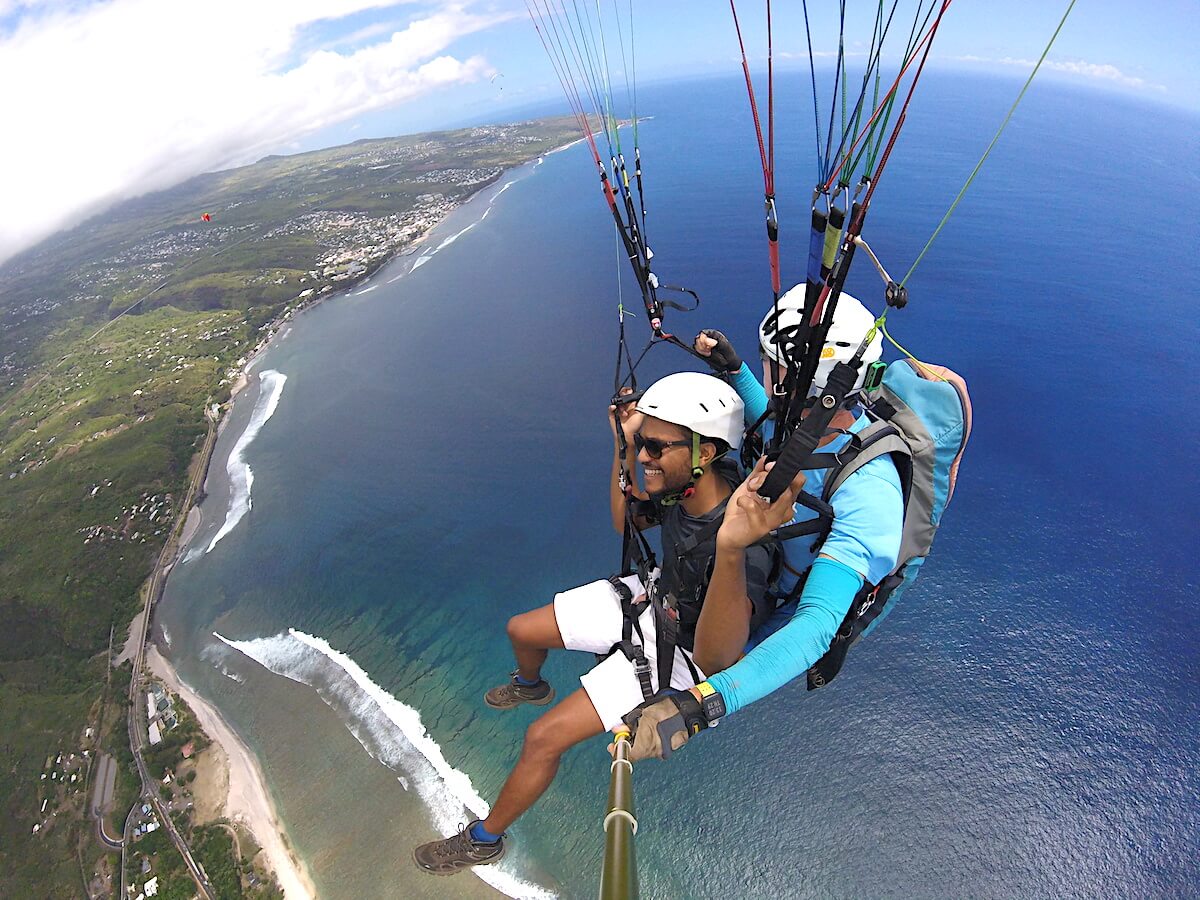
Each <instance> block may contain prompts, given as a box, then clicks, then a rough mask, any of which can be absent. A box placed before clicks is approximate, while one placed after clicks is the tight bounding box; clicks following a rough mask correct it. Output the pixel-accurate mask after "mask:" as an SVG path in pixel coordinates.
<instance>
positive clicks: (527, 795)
mask: <svg viewBox="0 0 1200 900" xmlns="http://www.w3.org/2000/svg"><path fill="white" fill-rule="evenodd" d="M545 608H546V609H549V607H545ZM534 612H541V610H534ZM602 731H604V724H603V723H602V722H601V721H600V716H599V715H598V714H597V713H596V708H595V707H594V706H592V701H591V700H590V699H589V698H588V695H587V692H586V691H584V690H583V689H582V688H580V689H579V690H577V691H575V692H574V693H573V694H571V695H570V696H569V697H567V698H566V699H565V700H563V701H562V702H561V703H559V704H558V706H556V707H554V708H553V709H552V710H550V711H549V712H548V713H546V714H545V715H544V716H542V717H541V718H540V719H538V720H537V721H536V722H534V723H533V724H532V725H530V726H529V728H528V730H526V732H525V743H524V746H522V748H521V758H520V759H519V760H517V765H516V766H515V767H514V768H513V770H512V773H511V774H510V775H509V776H508V780H507V781H505V782H504V787H503V788H501V789H500V796H499V797H498V798H497V799H496V805H495V806H493V807H492V812H491V815H489V816H488V817H487V818H486V819H484V820H483V827H484V828H485V829H487V830H488V831H490V832H491V833H492V834H500V833H502V832H503V831H505V830H506V829H507V828H508V827H509V826H510V825H512V823H513V822H515V821H516V820H517V818H518V817H519V816H520V815H521V814H522V813H524V812H525V810H527V809H529V807H531V806H533V804H534V803H536V802H537V799H538V798H539V797H541V796H542V794H544V793H545V792H546V788H548V787H549V786H550V782H552V781H553V780H554V776H555V774H556V773H557V772H558V764H559V762H560V761H561V760H562V755H563V753H565V752H566V751H567V750H569V749H570V748H571V747H574V746H575V745H576V744H578V743H579V742H580V741H584V740H586V739H587V738H590V737H593V736H595V735H597V734H600V733H601V732H602Z"/></svg>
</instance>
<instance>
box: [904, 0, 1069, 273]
mask: <svg viewBox="0 0 1200 900" xmlns="http://www.w3.org/2000/svg"><path fill="white" fill-rule="evenodd" d="M1074 8H1075V0H1071V2H1070V3H1069V4H1068V5H1067V11H1066V12H1065V13H1063V16H1062V19H1061V20H1060V21H1059V23H1058V27H1057V28H1055V29H1054V34H1053V35H1051V36H1050V43H1048V44H1046V49H1045V50H1043V51H1042V55H1041V56H1040V57H1038V61H1037V65H1035V66H1034V67H1033V71H1032V72H1030V73H1029V77H1028V78H1027V79H1025V84H1024V86H1023V87H1022V88H1021V93H1019V94H1017V99H1016V100H1014V101H1013V105H1012V107H1010V108H1009V110H1008V115H1006V116H1005V117H1004V121H1003V122H1001V123H1000V127H999V129H997V131H996V134H995V136H994V137H993V138H992V142H991V143H990V144H988V146H987V149H986V150H984V151H983V156H981V157H979V162H977V163H976V164H975V168H974V169H973V170H972V171H971V175H970V177H968V178H967V181H966V184H964V185H963V186H962V189H961V190H960V191H959V192H958V196H957V197H955V198H954V202H953V203H951V204H950V208H949V209H948V210H946V214H945V215H944V216H942V221H940V222H938V226H937V228H935V229H934V230H933V234H931V235H930V236H929V240H927V241H926V242H925V246H924V247H923V248H922V249H921V252H920V254H918V256H917V258H916V261H914V262H913V264H912V265H911V266H910V267H909V269H908V271H907V272H905V273H904V277H903V278H902V279H900V286H901V287H903V286H904V285H906V284H907V283H908V279H909V278H911V277H912V273H913V272H914V271H916V268H917V266H918V265H920V263H921V260H923V259H924V258H925V254H926V253H928V252H929V248H930V247H932V246H933V242H934V241H935V240H937V236H938V235H939V234H940V233H941V231H942V228H943V227H945V225H946V222H948V221H949V220H950V216H951V215H952V214H953V213H954V210H955V208H956V207H957V206H958V204H959V201H960V200H962V198H963V195H964V194H966V192H967V188H969V187H970V186H971V182H973V181H974V180H975V176H976V175H978V174H979V170H980V169H982V168H983V164H984V163H985V162H987V158H988V155H989V154H990V153H991V152H992V148H993V147H995V146H996V142H997V141H999V140H1000V135H1001V134H1002V133H1003V131H1004V129H1005V128H1006V127H1007V126H1008V122H1009V119H1011V118H1012V117H1013V113H1015V112H1016V111H1017V106H1018V105H1019V104H1020V102H1021V98H1022V97H1024V96H1025V92H1026V91H1027V90H1029V85H1031V84H1032V83H1033V77H1034V76H1035V75H1037V73H1038V69H1040V68H1041V67H1042V63H1043V62H1044V61H1045V59H1046V55H1047V54H1048V53H1049V52H1050V48H1051V47H1053V46H1054V41H1055V40H1056V39H1057V38H1058V33H1059V32H1060V31H1062V28H1063V26H1064V25H1065V24H1067V16H1069V15H1070V14H1071V10H1072V9H1074Z"/></svg>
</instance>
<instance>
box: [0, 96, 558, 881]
mask: <svg viewBox="0 0 1200 900" xmlns="http://www.w3.org/2000/svg"><path fill="white" fill-rule="evenodd" d="M573 136H574V123H573V121H571V120H568V119H560V120H548V121H545V122H529V123H522V124H520V125H511V126H496V127H487V128H474V129H466V130H462V131H455V132H444V133H438V134H427V135H414V136H409V137H404V138H397V139H389V140H379V141H359V142H357V143H355V144H351V145H348V146H346V147H340V148H335V149H332V150H323V151H318V152H315V153H306V154H300V155H297V156H291V157H271V158H268V159H265V160H263V161H262V162H260V163H257V164H255V165H253V166H247V167H244V168H241V169H235V170H231V171H228V172H219V173H214V174H209V175H203V176H200V177H198V178H195V179H192V180H191V181H189V182H187V183H186V184H183V185H180V186H178V187H176V188H173V189H171V190H168V191H162V192H158V193H155V194H150V195H147V196H145V197H141V198H139V199H137V200H133V201H130V202H128V203H125V204H122V205H121V206H119V207H117V208H115V209H113V210H110V211H108V212H106V213H104V214H103V215H100V216H98V217H96V218H94V219H92V220H91V221H88V222H85V223H83V224H82V225H80V226H79V227H78V228H76V229H74V230H73V231H71V232H68V233H65V234H62V235H58V236H55V237H53V238H51V239H50V240H48V241H46V242H44V243H43V244H41V245H39V246H38V247H35V248H33V249H32V250H30V251H27V252H26V253H24V254H22V255H20V256H18V257H16V258H14V259H12V260H10V261H9V262H8V263H6V264H4V265H3V266H0V621H3V622H4V624H5V627H4V629H3V630H0V896H12V897H33V896H39V897H41V896H75V895H77V894H79V893H80V892H81V888H82V881H83V880H86V879H87V878H89V877H90V873H89V872H81V868H83V863H82V862H81V859H82V856H83V855H86V856H88V857H89V858H92V857H91V855H90V854H83V855H81V854H77V852H76V850H77V848H78V846H79V843H80V842H81V841H82V842H86V841H87V839H88V836H89V835H90V833H91V831H90V829H91V823H90V822H81V821H80V819H79V815H80V813H81V811H82V809H83V806H84V804H83V803H82V801H80V802H79V803H78V810H76V811H74V812H71V813H70V814H67V811H66V810H64V814H63V815H60V816H57V817H54V818H53V819H52V821H51V826H52V827H47V828H45V829H39V832H38V833H37V834H34V833H33V832H32V828H33V826H34V825H35V824H40V818H41V814H40V810H39V807H40V799H39V795H38V790H37V786H38V783H39V778H40V775H41V773H42V770H43V767H44V764H45V760H46V756H47V754H57V752H58V751H59V750H60V749H62V750H68V751H70V750H78V749H79V747H80V740H81V738H80V735H81V734H82V733H83V731H84V728H85V727H86V726H87V725H88V724H89V721H90V718H89V717H91V716H95V715H98V713H96V712H94V711H96V710H103V709H109V710H112V709H115V708H116V707H115V705H114V704H115V703H117V702H118V701H117V698H118V697H119V696H120V691H119V690H117V689H116V688H115V686H114V685H113V684H109V685H108V692H107V694H106V693H105V686H106V675H107V661H108V656H107V650H108V645H109V638H110V634H114V635H115V641H116V645H117V646H118V647H119V646H120V644H121V643H122V642H123V640H124V638H125V635H126V632H127V627H128V623H129V621H130V619H131V618H132V616H133V614H134V612H135V611H136V609H137V607H138V606H139V604H140V603H141V598H140V597H139V590H140V588H141V586H142V585H143V584H144V582H145V581H146V578H147V576H148V575H149V574H150V571H151V568H152V566H153V565H154V563H155V560H156V559H157V557H158V555H159V553H160V552H161V551H162V549H163V547H164V546H165V544H166V543H167V541H168V539H169V537H170V535H171V531H172V528H173V527H174V526H175V525H176V524H177V523H178V521H179V516H180V515H181V514H182V513H183V510H182V509H181V508H180V507H181V505H182V503H183V500H184V495H185V492H186V489H187V484H188V467H189V464H190V463H191V461H192V460H193V457H194V455H195V453H196V450H197V449H198V447H199V446H200V445H201V441H202V439H203V436H204V434H205V430H206V422H205V410H206V408H208V407H210V406H211V405H212V404H222V403H224V402H225V401H227V400H228V399H229V396H230V391H231V388H232V383H233V381H234V380H235V379H236V377H237V372H238V370H239V369H240V367H241V365H242V361H243V358H244V357H245V356H246V355H247V354H248V353H250V352H251V351H252V350H253V349H255V348H256V347H257V346H258V345H260V344H261V343H262V342H263V341H265V340H266V339H267V338H269V337H270V336H271V335H272V334H273V333H274V329H275V328H276V327H277V325H278V323H279V322H280V321H281V320H282V319H283V318H284V317H286V316H288V315H291V314H292V313H293V312H294V311H295V310H297V309H299V308H301V307H303V306H305V305H307V304H309V303H311V302H313V301H314V300H316V299H318V298H320V297H321V296H322V295H325V294H328V293H332V292H334V291H335V290H337V289H340V288H344V287H348V286H350V284H352V283H353V282H354V281H355V280H357V279H361V278H362V277H366V276H367V275H369V274H370V272H371V271H373V270H374V268H376V267H378V266H379V265H382V264H383V262H385V261H386V260H387V259H389V258H391V257H392V256H394V255H395V254H396V253H398V252H401V251H403V250H404V249H405V248H407V247H409V246H410V245H411V244H412V242H413V241H415V240H417V239H418V238H420V237H421V236H422V235H423V234H424V233H425V231H426V230H427V229H428V228H429V227H430V226H431V225H432V224H433V223H435V222H436V221H437V220H438V219H439V218H440V217H441V216H442V215H444V214H445V212H447V211H448V210H449V209H450V208H452V207H453V205H454V204H455V203H457V202H459V201H460V200H461V199H463V198H464V197H466V196H468V195H469V194H471V193H473V192H474V191H476V190H478V189H479V188H480V187H483V186H484V185H486V184H488V183H490V182H491V181H493V180H495V179H496V178H497V177H499V175H500V173H501V171H502V170H503V169H504V168H507V167H509V166H512V165H515V164H518V163H520V162H524V161H526V160H528V159H531V158H533V157H536V156H538V155H540V154H541V153H544V152H546V151H547V150H549V149H551V148H553V147H555V146H560V145H562V144H564V143H566V142H567V141H569V140H571V139H572V138H573ZM202 213H208V214H210V216H211V221H210V222H204V221H202V220H201V214H202ZM114 675H116V673H114ZM128 678H129V673H128V672H127V671H126V672H124V673H121V674H120V675H119V676H117V677H114V679H113V682H117V681H120V682H121V683H122V684H123V685H126V686H127V684H128ZM122 711H123V707H122ZM103 718H104V719H105V720H108V718H109V714H108V713H105V714H104V715H103ZM93 724H96V725H98V726H99V725H101V724H104V725H105V727H104V728H102V729H100V730H101V731H102V732H103V737H104V744H105V747H106V748H107V749H108V750H109V751H110V752H112V753H113V755H114V756H115V758H116V759H117V762H118V778H117V798H116V803H117V805H116V807H115V809H114V814H113V820H114V822H115V824H116V825H117V827H120V825H121V824H122V822H123V816H124V813H125V812H126V811H127V810H128V809H129V807H130V806H131V805H132V802H133V800H134V798H136V796H137V793H138V789H139V786H138V783H137V780H136V772H135V770H134V768H133V759H132V756H131V754H130V753H129V750H128V747H126V746H124V744H125V735H124V728H123V727H119V726H118V727H110V726H111V723H110V722H107V721H106V722H105V723H93ZM72 809H74V807H72ZM152 838H153V835H151V836H149V837H148V838H147V839H146V840H151V839H152ZM170 855H171V854H170V853H167V854H164V856H170ZM184 877H186V873H185V876H184ZM165 890H166V887H165V884H164V887H163V889H161V890H160V894H159V896H160V897H162V896H168V897H169V896H172V894H171V893H170V891H166V892H165V893H164V891H165ZM172 890H174V888H172ZM179 890H180V892H181V893H180V896H184V895H185V894H184V893H182V892H183V891H184V888H183V887H180V888H179ZM187 896H190V894H187Z"/></svg>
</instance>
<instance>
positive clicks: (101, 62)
mask: <svg viewBox="0 0 1200 900" xmlns="http://www.w3.org/2000/svg"><path fill="white" fill-rule="evenodd" d="M2 4H3V0H0V9H3V8H4V6H3V5H2ZM7 5H8V6H9V8H10V9H11V8H12V7H13V5H14V4H11V3H10V4H7ZM15 5H17V6H25V4H21V3H19V2H18V3H17V4H15ZM396 5H398V4H397V3H396V2H395V0H289V2H287V3H255V2H250V3H247V2H245V0H172V2H162V0H108V2H103V3H100V4H93V5H90V6H77V5H75V4H56V3H48V4H44V5H42V6H40V7H36V11H34V12H29V13H26V14H25V16H24V18H23V19H19V20H18V21H17V23H16V25H15V27H10V30H9V31H8V33H7V34H2V35H0V85H4V89H3V90H2V91H0V121H2V122H4V123H5V128H4V136H3V137H2V138H0V149H2V155H3V165H2V166H0V197H3V198H4V215H3V217H2V218H0V261H3V260H4V259H7V258H8V257H10V256H12V255H13V254H14V253H16V252H18V251H19V250H21V249H24V248H25V247H28V246H30V245H32V244H33V243H35V242H36V241H38V240H40V239H41V238H43V237H45V236H46V235H48V234H50V233H52V232H53V231H55V230H57V229H58V228H61V227H63V226H65V225H69V224H72V223H73V222H75V221H77V220H78V219H80V218H82V217H83V216H85V215H87V214H90V213H91V212H94V211H96V210H97V209H99V208H102V207H103V206H104V205H105V204H107V203H111V202H113V201H115V200H118V199H123V198H125V197H129V196H134V195H137V194H140V193H144V192H146V191H150V190H155V189H159V188H163V187H167V186H169V185H171V184H175V183H178V182H179V181H182V180H184V179H186V178H188V177H190V176H192V175H196V174H198V173H200V172H204V171H210V170H212V169H216V168H222V167H225V166H229V165H236V164H240V163H244V162H250V161H253V160H254V159H257V158H258V157H260V156H262V155H263V154H265V153H269V152H272V151H278V150H281V149H284V148H286V147H288V146H289V145H291V144H292V143H293V142H294V141H296V139H298V138H300V137H303V136H305V135H307V134H311V133H313V132H315V131H318V130H320V129H322V128H325V127H327V126H329V125H332V124H335V123H337V122H341V121H345V120H347V119H350V118H353V117H355V116H357V115H359V114H361V113H364V112H368V111H371V110H377V109H382V108H385V107H389V106H394V105H396V104H399V103H403V102H404V101H406V100H409V99H412V98H415V97H417V96H420V95H422V94H426V93H428V92H430V91H433V90H436V89H438V88H441V87H444V86H448V85H452V84H457V83H463V82H468V81H473V80H476V79H479V78H482V77H486V76H487V75H489V74H490V73H491V71H492V70H491V68H490V66H489V65H488V63H487V62H486V60H484V59H483V58H481V57H478V56H473V57H470V58H468V59H460V58H457V57H455V56H453V55H449V54H447V53H446V51H447V50H448V49H449V48H450V47H451V45H452V44H453V43H454V42H455V41H456V40H457V39H458V38H460V37H463V36H464V35H467V34H470V33H473V32H477V31H480V30H483V29H486V28H489V27H491V26H493V25H495V24H497V23H499V22H501V21H505V20H507V19H508V18H510V17H511V16H510V14H500V15H496V14H476V13H474V12H472V11H471V10H470V9H469V8H468V7H467V6H466V5H464V4H461V3H447V4H444V5H442V6H441V7H440V8H439V9H437V10H436V11H433V12H426V13H425V14H423V15H422V16H421V17H420V18H416V19H412V20H411V21H409V22H408V24H407V27H405V28H403V29H402V30H399V31H394V33H393V34H391V36H390V37H389V38H388V39H387V40H382V41H378V42H376V43H372V44H369V45H367V46H364V47H360V48H358V49H355V50H353V51H351V52H347V53H345V54H340V53H336V52H333V51H332V50H330V49H328V48H329V47H332V46H340V45H344V44H343V41H342V40H340V39H337V38H331V39H330V41H328V42H327V43H326V49H318V50H315V51H310V52H302V51H301V50H300V49H299V48H300V44H301V42H302V37H303V35H302V32H304V31H305V29H310V30H311V29H313V28H314V27H315V28H328V27H329V26H330V25H331V24H333V25H336V23H337V21H338V20H340V19H342V18H344V17H346V16H349V15H351V14H354V13H359V12H363V11H367V10H371V9H376V8H380V7H391V6H396ZM10 24H11V23H10ZM368 36H371V35H370V33H369V32H366V31H362V32H360V33H359V35H358V38H359V39H360V40H361V39H363V38H364V37H368Z"/></svg>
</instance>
